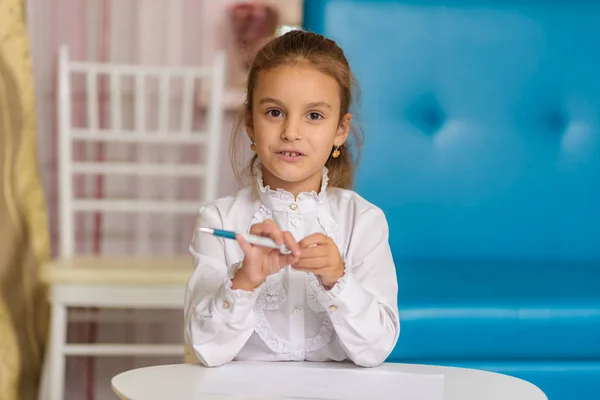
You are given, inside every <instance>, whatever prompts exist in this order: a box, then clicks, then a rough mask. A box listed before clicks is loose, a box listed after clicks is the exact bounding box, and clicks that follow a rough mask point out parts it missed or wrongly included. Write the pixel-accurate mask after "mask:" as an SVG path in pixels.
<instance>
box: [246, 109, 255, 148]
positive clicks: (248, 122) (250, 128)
mask: <svg viewBox="0 0 600 400" xmlns="http://www.w3.org/2000/svg"><path fill="white" fill-rule="evenodd" d="M244 120H245V123H244V125H245V127H246V134H247V135H248V137H249V138H250V140H252V141H254V127H253V124H252V113H251V112H250V111H249V110H248V109H246V111H245V114H244Z"/></svg>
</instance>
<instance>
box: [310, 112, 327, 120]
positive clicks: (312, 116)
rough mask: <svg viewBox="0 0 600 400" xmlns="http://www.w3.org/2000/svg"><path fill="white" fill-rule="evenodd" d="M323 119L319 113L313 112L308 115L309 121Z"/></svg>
mask: <svg viewBox="0 0 600 400" xmlns="http://www.w3.org/2000/svg"><path fill="white" fill-rule="evenodd" d="M321 118H323V116H322V115H321V114H319V113H318V112H311V113H308V119H311V120H319V119H321Z"/></svg>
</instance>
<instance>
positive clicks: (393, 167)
mask: <svg viewBox="0 0 600 400" xmlns="http://www.w3.org/2000/svg"><path fill="white" fill-rule="evenodd" d="M304 14H305V15H304V18H305V28H306V29H308V30H312V31H316V32H320V33H324V34H326V35H327V36H330V37H332V38H334V39H336V40H337V41H338V42H339V43H340V44H341V45H342V46H343V48H344V49H345V50H346V52H347V54H348V57H349V59H350V62H351V64H352V66H353V68H354V70H355V73H356V75H357V77H358V79H359V81H360V82H361V86H362V105H361V108H360V116H361V119H362V122H363V125H364V128H365V131H366V143H365V147H364V156H363V159H362V164H361V167H360V168H359V172H358V183H357V190H358V191H359V192H360V193H361V194H362V195H364V196H365V197H366V198H367V199H369V200H370V201H372V202H374V203H376V204H378V205H379V206H381V207H382V208H383V210H384V211H385V212H386V215H387V217H388V219H389V223H390V242H391V246H392V250H393V254H394V258H395V261H396V264H397V268H398V282H399V288H400V293H399V307H400V312H401V319H402V332H401V335H400V340H399V342H398V345H397V347H396V348H395V349H394V352H393V353H392V355H391V356H390V358H389V360H388V361H395V362H418V363H430V364H442V365H456V366H466V367H474V368H481V369H487V370H492V371H497V372H501V373H506V374H509V375H514V376H517V377H520V378H523V379H526V380H529V381H531V382H533V383H534V384H536V385H538V386H539V387H540V388H541V389H542V390H543V391H544V392H545V393H546V394H547V396H548V397H549V399H551V400H573V399H600V1H592V0H571V1H567V0H546V1H543V0H508V1H507V0H495V1H483V0H420V1H419V0H413V1H383V0H381V1H359V0H346V1H344V0H305V6H304Z"/></svg>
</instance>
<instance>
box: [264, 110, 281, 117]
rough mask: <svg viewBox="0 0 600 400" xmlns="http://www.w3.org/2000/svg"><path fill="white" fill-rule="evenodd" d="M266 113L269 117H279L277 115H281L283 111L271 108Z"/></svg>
mask: <svg viewBox="0 0 600 400" xmlns="http://www.w3.org/2000/svg"><path fill="white" fill-rule="evenodd" d="M267 115H268V116H269V117H273V118H279V117H281V116H282V115H283V113H282V112H281V111H280V110H277V109H273V110H269V111H267Z"/></svg>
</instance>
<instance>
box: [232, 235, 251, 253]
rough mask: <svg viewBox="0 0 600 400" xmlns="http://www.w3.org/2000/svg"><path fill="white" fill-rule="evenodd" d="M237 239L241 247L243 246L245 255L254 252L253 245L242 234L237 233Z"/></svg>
mask: <svg viewBox="0 0 600 400" xmlns="http://www.w3.org/2000/svg"><path fill="white" fill-rule="evenodd" d="M235 239H236V240H237V242H238V243H239V245H240V247H241V248H242V251H243V252H244V255H246V256H248V255H249V254H250V252H252V245H251V244H250V243H248V241H247V240H246V239H244V237H243V236H242V235H235Z"/></svg>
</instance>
